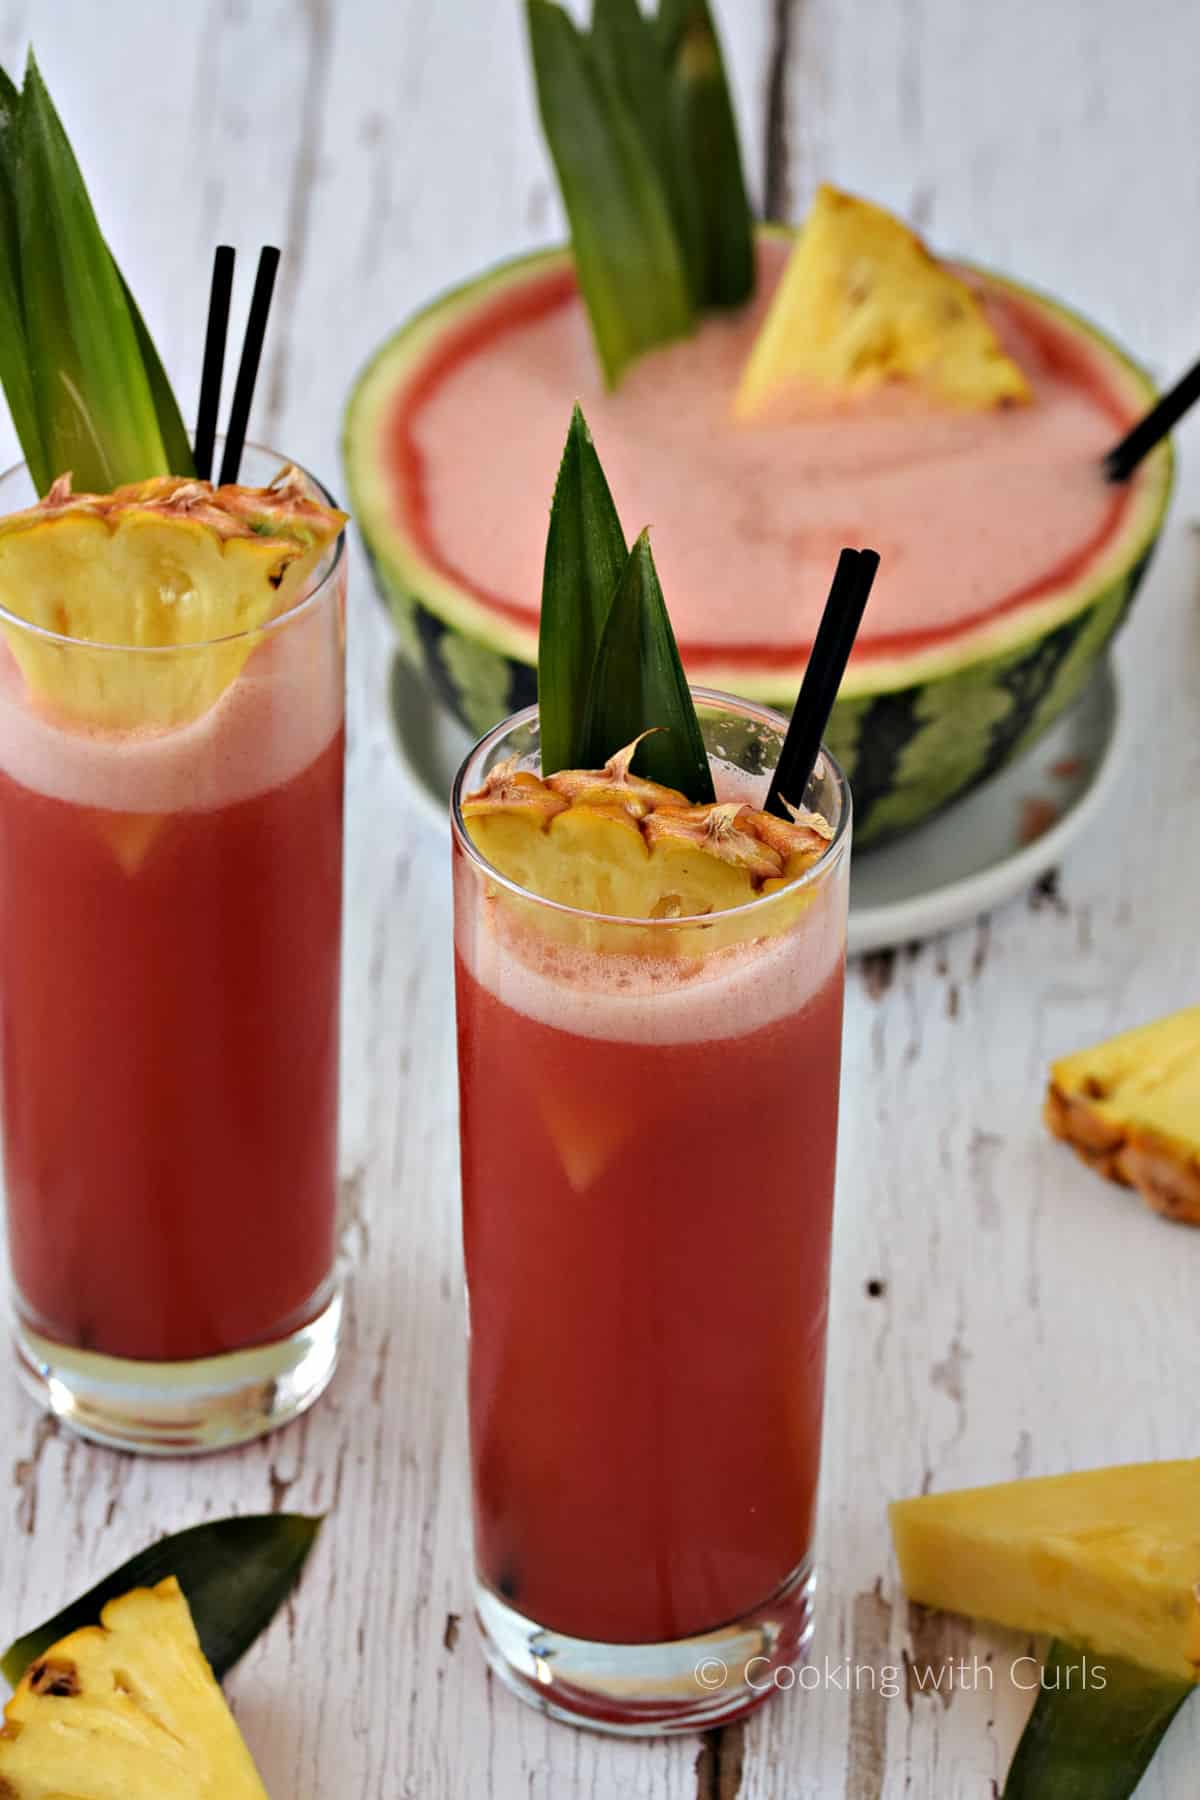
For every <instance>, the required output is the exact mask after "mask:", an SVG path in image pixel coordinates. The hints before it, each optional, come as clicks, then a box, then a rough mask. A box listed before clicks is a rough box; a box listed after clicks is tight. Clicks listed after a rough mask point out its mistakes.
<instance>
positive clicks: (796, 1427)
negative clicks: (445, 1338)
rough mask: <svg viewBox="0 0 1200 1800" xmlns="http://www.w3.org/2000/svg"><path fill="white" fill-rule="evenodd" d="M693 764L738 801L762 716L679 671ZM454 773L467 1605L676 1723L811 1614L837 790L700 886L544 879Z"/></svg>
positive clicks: (523, 1647)
mask: <svg viewBox="0 0 1200 1800" xmlns="http://www.w3.org/2000/svg"><path fill="white" fill-rule="evenodd" d="M694 692H695V698H696V703H697V710H698V712H699V716H700V722H701V729H702V731H703V733H704V738H705V742H706V744H707V746H708V750H709V755H710V760H711V763H712V768H713V775H714V781H715V784H716V788H717V793H718V797H719V798H724V799H728V798H748V799H751V800H752V801H761V798H762V797H763V796H764V795H765V791H766V788H767V786H768V783H769V780H770V776H771V772H772V770H773V769H774V767H775V764H776V761H777V760H778V755H779V751H780V747H781V745H782V741H783V732H784V721H783V720H782V719H780V718H779V717H778V716H777V715H776V714H774V713H772V712H769V711H767V710H765V709H763V708H761V707H755V706H752V705H748V704H746V703H744V702H742V701H739V700H734V699H731V698H729V697H728V696H726V695H723V694H717V693H712V692H709V691H707V690H704V689H696V690H694ZM537 752H538V732H537V713H536V709H532V708H531V709H530V710H528V711H526V712H523V713H520V714H518V715H516V716H515V717H514V718H512V719H510V720H508V721H507V722H506V723H505V724H503V725H501V726H499V727H497V729H496V730H495V731H493V732H492V733H491V734H490V735H489V736H488V737H486V738H484V739H483V740H482V742H481V743H479V744H478V745H477V746H476V747H475V749H473V750H472V752H471V754H470V755H469V757H468V758H467V761H466V763H465V764H464V766H463V768H462V770H461V771H460V773H459V777H458V781H457V783H456V786H455V791H454V801H453V832H454V877H455V882H454V888H455V950H456V971H457V988H458V1044H459V1073H460V1087H461V1109H462V1110H461V1120H462V1124H461V1130H462V1184H463V1233H464V1249H465V1257H466V1272H467V1290H468V1298H469V1313H470V1365H469V1398H470V1415H471V1458H472V1475H473V1494H474V1518H475V1561H476V1610H477V1615H478V1619H479V1623H480V1626H481V1629H482V1633H483V1640H484V1645H485V1648H486V1651H487V1654H488V1656H489V1658H490V1660H491V1662H492V1664H493V1667H494V1668H495V1669H496V1670H497V1672H498V1673H499V1674H500V1675H501V1676H502V1677H503V1679H504V1680H505V1681H507V1682H508V1683H509V1685H510V1686H512V1687H514V1688H515V1689H516V1690H517V1691H518V1692H519V1693H521V1694H523V1695H524V1696H525V1697H526V1698H528V1699H531V1700H533V1701H534V1702H535V1703H536V1704H539V1705H540V1706H542V1707H543V1708H544V1709H545V1710H547V1711H549V1712H551V1713H553V1714H556V1715H557V1716H560V1717H563V1718H567V1719H571V1720H575V1721H577V1722H586V1723H588V1724H591V1725H594V1726H600V1727H603V1728H607V1729H610V1730H614V1731H625V1732H630V1731H632V1732H646V1733H650V1732H663V1731H670V1730H693V1729H695V1728H696V1727H698V1726H708V1725H712V1724H714V1723H718V1722H720V1721H721V1720H723V1719H726V1718H730V1717H732V1716H734V1715H735V1714H737V1713H739V1712H742V1711H744V1710H746V1709H747V1708H748V1707H749V1706H752V1705H754V1704H755V1703H756V1702H757V1701H758V1700H760V1699H761V1698H763V1697H764V1696H765V1695H766V1694H768V1693H770V1692H771V1691H772V1685H773V1676H774V1672H775V1670H777V1669H778V1668H780V1667H783V1666H786V1665H789V1664H791V1663H792V1662H794V1661H795V1660H796V1658H797V1657H798V1656H799V1655H800V1654H801V1653H802V1651H803V1648H804V1646H805V1644H806V1642H807V1640H808V1636H809V1633H810V1630H811V1603H812V1587H813V1575H812V1560H811V1549H812V1536H813V1520H814V1510H815V1503H816V1492H817V1471H818V1460H819V1453H820V1437H821V1410H822V1391H823V1383H824V1361H825V1321H826V1307H827V1290H828V1273H829V1250H830V1237H831V1225H832V1202H833V1181H834V1159H835V1145H836V1134H837V1107H838V1072H839V1060H840V1050H841V1019H842V987H843V969H844V956H845V926H846V904H847V879H848V868H849V846H850V797H849V793H848V790H847V788H846V785H845V782H844V780H843V778H842V775H841V773H840V771H839V770H838V769H837V767H836V765H835V764H834V763H833V761H832V760H831V759H830V758H829V757H828V756H827V755H823V756H822V758H821V759H820V760H819V762H818V769H817V774H816V776H815V778H814V780H813V782H812V783H811V784H810V787H809V791H808V795H807V804H808V805H810V806H811V807H813V808H814V809H815V810H818V811H820V812H821V813H822V814H823V815H824V817H825V818H826V819H827V820H828V821H829V824H830V825H831V826H832V827H833V832H834V837H833V842H832V844H831V846H830V849H829V851H828V852H827V854H826V855H825V857H824V858H823V859H822V861H821V862H820V863H819V864H818V865H817V866H816V867H815V868H813V869H812V870H811V871H810V872H809V873H808V874H807V875H805V876H804V877H803V878H802V879H801V880H800V881H799V882H797V883H795V884H793V885H791V886H789V887H786V888H783V889H780V890H778V891H776V892H775V893H773V894H770V895H764V896H761V897H759V898H755V899H753V900H751V901H749V902H748V903H747V904H746V905H744V906H741V907H738V908H736V909H734V910H732V911H729V912H724V913H717V914H712V915H710V916H709V917H706V918H702V919H661V920H649V921H647V920H639V921H633V920H614V919H610V918H601V917H598V916H596V915H594V914H590V913H584V912H578V911H575V910H573V909H571V908H568V907H564V906H560V905H556V904H553V903H551V902H549V901H546V900H543V899H540V898H538V897H537V896H536V895H534V894H531V893H529V892H527V891H525V890H523V889H522V888H520V887H519V886H517V885H516V884H514V883H513V882H511V881H509V880H506V879H505V878H504V877H503V876H501V875H500V874H498V872H497V871H496V870H495V869H493V868H492V867H491V866H490V865H489V864H488V863H487V862H486V861H485V860H484V859H483V858H482V857H481V856H480V854H479V852H478V851H477V850H476V849H475V848H474V846H473V845H472V843H471V840H470V838H469V836H468V834H467V831H466V828H465V826H464V823H463V818H462V813H461V810H460V806H461V800H462V797H463V795H464V794H465V793H468V792H470V791H472V790H473V789H475V788H477V787H479V786H480V785H481V784H482V782H483V780H484V777H485V776H486V774H487V772H488V770H489V769H491V768H492V767H493V766H494V765H495V764H496V763H497V762H499V761H501V760H502V759H504V758H506V757H511V756H516V757H517V758H519V759H520V761H521V762H522V763H523V764H524V765H525V766H528V767H531V768H534V769H536V768H537Z"/></svg>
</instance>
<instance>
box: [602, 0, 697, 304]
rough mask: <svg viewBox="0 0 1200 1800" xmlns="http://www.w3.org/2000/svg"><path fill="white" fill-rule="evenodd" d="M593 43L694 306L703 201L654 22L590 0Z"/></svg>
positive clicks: (609, 2)
mask: <svg viewBox="0 0 1200 1800" xmlns="http://www.w3.org/2000/svg"><path fill="white" fill-rule="evenodd" d="M592 45H593V48H594V50H595V53H596V56H597V57H598V59H599V60H600V63H601V65H602V67H603V69H604V72H605V74H606V76H607V77H608V80H609V83H610V85H611V86H612V88H613V89H614V91H615V92H616V93H618V94H619V95H620V97H621V99H622V100H623V101H624V104H625V107H626V110H627V112H628V114H629V116H630V118H631V119H633V120H634V121H636V124H637V127H638V130H639V131H640V133H641V137H642V142H643V144H644V146H645V149H646V151H647V153H648V155H649V157H650V160H651V162H652V164H653V166H654V169H655V172H656V173H657V175H658V179H659V182H660V184H661V186H662V191H663V198H664V199H665V200H666V203H667V209H668V211H669V213H670V216H671V224H672V227H673V229H674V232H675V237H676V240H677V242H678V244H679V248H680V251H681V253H682V256H683V260H684V267H685V270H686V274H687V284H688V291H689V293H690V295H691V299H692V303H693V306H694V305H695V304H696V302H697V301H698V300H699V299H700V298H701V297H702V294H703V274H704V270H703V243H702V235H703V229H704V225H703V219H702V216H701V212H702V201H701V195H700V188H699V184H698V183H697V181H696V180H695V178H694V175H693V172H692V169H691V168H690V166H689V164H688V159H687V146H686V144H684V142H683V141H682V139H681V137H680V135H679V133H678V132H677V131H676V130H675V128H674V121H673V118H672V106H673V94H672V85H671V83H670V81H669V80H668V74H667V64H666V60H665V58H664V57H663V54H662V50H661V48H660V46H659V39H658V33H657V30H656V28H655V22H654V20H653V19H652V18H651V17H650V16H649V15H648V14H647V13H644V12H643V11H642V9H641V7H640V6H639V5H638V0H594V3H593V7H592Z"/></svg>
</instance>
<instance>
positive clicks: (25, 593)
mask: <svg viewBox="0 0 1200 1800" xmlns="http://www.w3.org/2000/svg"><path fill="white" fill-rule="evenodd" d="M345 522H346V515H345V513H342V512H338V511H337V510H336V509H335V508H333V507H328V506H324V505H322V504H321V503H320V502H319V501H317V500H315V499H313V498H312V497H311V495H310V493H309V490H308V485H307V483H306V481H305V478H304V477H303V476H302V475H301V474H300V472H299V471H298V470H296V469H287V470H284V471H282V473H281V474H280V476H279V477H278V478H277V479H276V481H275V482H273V483H272V485H271V486H270V487H269V488H245V487H236V486H232V485H230V486H226V487H218V488H214V487H213V486H212V484H211V483H210V482H207V481H194V480H187V479H184V478H183V477H180V476H171V475H164V476H157V477H155V478H154V479H153V480H151V481H142V482H138V483H136V484H135V485H133V486H130V487H121V488H117V489H116V491H115V492H114V493H111V494H73V493H72V492H71V483H70V477H69V476H63V477H60V479H59V480H58V481H56V482H55V483H54V486H53V487H52V488H51V489H50V491H49V493H48V494H47V495H46V497H45V499H44V500H42V501H40V502H39V503H38V505H36V506H33V507H30V508H29V509H28V510H27V511H25V512H19V513H10V514H8V515H7V516H6V517H3V518H0V606H3V607H4V608H5V610H6V611H7V612H9V613H12V614H15V615H16V616H17V617H18V618H20V619H24V620H26V621H27V622H28V623H29V624H31V625H35V626H39V627H41V628H42V629H43V630H45V631H50V632H54V633H56V634H57V635H58V636H60V637H67V638H71V639H73V640H76V641H75V642H73V643H72V644H71V645H70V646H67V647H64V646H62V645H60V644H57V643H55V642H53V641H51V640H49V639H42V638H38V637H37V636H36V635H34V634H33V633H31V632H25V631H21V630H20V629H18V628H17V627H14V626H8V627H7V628H6V630H5V636H6V638H7V640H8V644H9V648H10V649H11V650H12V653H13V655H14V657H15V658H16V660H17V662H18V664H19V665H20V668H21V671H22V673H23V674H24V676H25V679H26V681H27V683H28V684H29V687H30V688H31V690H32V691H33V693H34V694H35V696H36V697H37V698H38V700H39V701H40V702H41V703H42V704H43V705H45V706H48V707H49V708H50V709H51V710H52V711H54V712H56V713H59V714H61V715H64V716H65V717H67V718H69V719H71V720H74V721H77V722H83V723H86V724H89V725H99V726H105V727H115V728H130V727H138V726H146V725H150V726H163V725H175V724H179V723H181V722H183V721H185V720H187V719H191V718H194V717H196V716H197V715H198V714H200V713H201V712H204V711H205V710H206V709H207V708H208V707H209V706H211V705H212V704H213V702H214V701H215V700H217V699H218V698H219V696H220V695H221V693H222V692H223V691H224V689H225V688H226V687H227V686H228V685H229V683H230V682H231V681H232V680H233V679H234V678H235V676H236V675H237V674H238V673H239V671H240V670H241V668H242V666H243V664H244V663H245V661H246V658H247V657H248V655H249V654H250V651H251V649H253V647H254V640H253V637H252V636H251V637H250V638H247V637H245V636H244V635H240V634H245V633H253V632H254V631H255V630H256V629H257V628H258V627H259V626H262V625H265V624H266V623H267V621H268V620H269V619H271V618H272V617H274V616H276V615H278V614H279V613H282V612H285V611H286V610H287V609H288V608H289V607H290V606H291V605H293V604H294V602H295V601H296V600H297V599H299V597H300V596H301V594H302V593H303V590H304V588H305V586H306V584H307V583H308V582H309V581H310V579H311V578H312V576H313V574H314V572H315V570H316V569H317V566H318V564H319V563H320V561H321V559H322V557H324V555H325V554H326V552H327V551H328V549H329V547H330V545H331V544H332V543H333V541H334V539H335V538H336V537H337V535H338V533H339V532H340V531H341V529H342V527H343V525H344V524H345ZM235 637H236V638H237V641H236V642H233V643H228V644H223V645H220V647H218V648H215V649H214V648H205V649H197V650H195V651H194V652H193V653H192V654H190V655H189V654H188V652H187V650H186V648H182V647H185V646H187V645H213V644H215V643H218V644H219V640H222V639H227V638H235ZM80 642H82V643H83V644H95V645H112V646H119V647H124V648H138V649H146V648H160V649H167V648H172V647H173V648H174V649H175V650H176V652H177V653H176V654H173V655H164V656H161V657H130V656H122V655H120V653H119V649H117V650H109V651H100V650H97V651H94V652H89V651H88V650H86V649H84V650H81V649H79V647H78V645H79V643H80Z"/></svg>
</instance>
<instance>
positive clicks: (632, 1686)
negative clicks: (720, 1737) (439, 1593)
mask: <svg viewBox="0 0 1200 1800" xmlns="http://www.w3.org/2000/svg"><path fill="white" fill-rule="evenodd" d="M814 1585H815V1577H814V1575H813V1570H812V1562H811V1559H808V1558H806V1559H805V1561H804V1562H802V1563H801V1564H800V1566H799V1568H797V1569H795V1570H794V1571H793V1573H792V1574H791V1575H789V1577H788V1579H787V1580H786V1581H785V1582H784V1583H783V1585H782V1587H779V1588H777V1589H776V1591H775V1593H774V1594H772V1595H771V1596H770V1598H769V1599H768V1600H766V1601H764V1602H763V1604H762V1605H761V1606H757V1607H755V1608H754V1610H753V1612H751V1613H748V1614H747V1615H746V1616H745V1617H744V1618H741V1619H735V1620H733V1621H732V1622H731V1623H729V1624H728V1625H723V1626H721V1627H720V1628H719V1629H718V1630H716V1631H706V1632H704V1633H702V1634H701V1635H700V1636H698V1637H691V1638H679V1639H677V1640H675V1641H674V1642H672V1643H666V1644H594V1643H589V1642H588V1640H587V1639H586V1638H573V1637H565V1636H564V1635H563V1634H562V1633H561V1632H558V1631H546V1630H543V1629H542V1627H541V1626H540V1625H537V1624H535V1622H534V1621H533V1620H532V1619H526V1618H524V1617H523V1616H522V1614H521V1613H519V1612H516V1611H515V1610H514V1609H513V1608H512V1607H511V1606H509V1605H508V1604H507V1603H506V1602H505V1601H503V1600H501V1599H500V1597H499V1595H497V1594H496V1593H495V1592H494V1591H493V1590H492V1589H491V1588H489V1587H485V1586H484V1585H483V1583H482V1582H479V1581H477V1582H476V1585H475V1619H476V1623H477V1624H478V1626H479V1630H480V1634H481V1636H482V1638H483V1649H484V1654H485V1655H486V1657H487V1659H488V1662H489V1663H490V1664H491V1666H492V1668H493V1669H494V1670H495V1672H496V1674H497V1675H498V1676H499V1677H500V1679H501V1681H503V1682H504V1684H505V1686H506V1687H509V1688H511V1689H512V1691H513V1693H514V1694H518V1695H519V1696H520V1697H521V1699H522V1700H525V1701H527V1702H528V1703H529V1705H531V1706H536V1707H537V1708H538V1710H539V1711H540V1712H543V1713H547V1714H548V1715H549V1716H550V1717H551V1718H552V1719H562V1720H564V1721H565V1722H566V1723H567V1724H570V1725H586V1726H588V1727H590V1728H591V1729H592V1730H593V1731H607V1732H612V1733H614V1734H617V1735H619V1736H622V1737H662V1736H665V1735H668V1734H670V1733H672V1732H685V1731H688V1732H692V1731H711V1730H712V1728H713V1727H714V1726H716V1725H724V1724H726V1723H727V1722H728V1721H729V1720H730V1719H736V1718H740V1717H741V1715H742V1714H743V1713H747V1712H749V1711H750V1710H751V1709H752V1708H753V1707H755V1706H761V1704H762V1702H763V1701H764V1700H766V1699H767V1698H768V1697H769V1696H770V1695H771V1694H773V1693H774V1692H775V1691H776V1687H777V1685H778V1684H777V1682H776V1679H775V1677H776V1675H777V1672H778V1671H779V1670H781V1669H785V1668H790V1667H791V1666H792V1665H793V1664H794V1663H796V1662H798V1661H799V1660H800V1659H801V1657H802V1656H803V1654H804V1651H805V1649H806V1648H807V1646H808V1642H809V1639H810V1638H811V1636H812V1622H813V1588H814Z"/></svg>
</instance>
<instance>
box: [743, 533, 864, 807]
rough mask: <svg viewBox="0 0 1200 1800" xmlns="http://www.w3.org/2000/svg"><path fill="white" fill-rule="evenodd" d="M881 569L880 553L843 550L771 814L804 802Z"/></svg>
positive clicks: (796, 708)
mask: <svg viewBox="0 0 1200 1800" xmlns="http://www.w3.org/2000/svg"><path fill="white" fill-rule="evenodd" d="M878 567H879V557H878V554H877V553H876V552H875V551H874V550H843V551H842V553H841V555H840V556H839V557H838V565H837V569H836V570H835V572H834V577H833V585H832V586H831V588H830V590H829V598H828V599H827V600H826V602H825V611H824V612H823V613H822V614H821V623H820V625H819V626H818V627H817V638H816V642H815V643H814V645H813V647H812V654H811V656H810V657H809V659H808V667H807V668H806V669H805V671H804V680H803V682H802V683H801V687H800V693H799V696H798V698H797V700H796V704H795V706H794V707H793V709H792V718H791V723H790V724H789V726H788V728H787V736H786V738H785V739H784V741H783V749H782V750H781V751H780V754H779V764H778V767H777V768H776V770H775V774H774V777H773V779H772V781H771V788H770V792H769V793H768V795H767V799H766V811H767V812H770V813H774V814H775V815H776V817H778V818H780V819H786V818H790V816H791V815H790V813H789V812H788V809H787V806H786V804H785V795H789V796H791V797H792V799H793V803H794V804H795V805H796V806H802V805H803V804H804V790H805V789H806V788H807V786H808V778H809V776H810V775H811V774H812V772H813V766H814V764H815V763H816V760H817V752H818V751H819V750H820V748H821V738H822V736H823V735H824V732H825V727H826V725H827V724H828V723H829V715H830V713H831V712H832V711H833V703H834V701H835V700H836V699H837V693H838V689H839V688H840V687H841V685H842V676H843V675H844V674H845V673H846V664H847V663H848V662H849V660H850V652H851V650H852V649H853V648H854V640H855V638H856V637H857V636H858V628H859V626H860V625H861V623H862V616H863V612H864V610H865V608H866V604H867V599H868V596H869V595H870V592H871V584H872V583H873V581H874V580H875V571H876V570H877V569H878Z"/></svg>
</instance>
